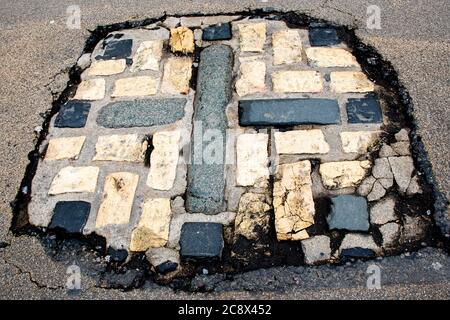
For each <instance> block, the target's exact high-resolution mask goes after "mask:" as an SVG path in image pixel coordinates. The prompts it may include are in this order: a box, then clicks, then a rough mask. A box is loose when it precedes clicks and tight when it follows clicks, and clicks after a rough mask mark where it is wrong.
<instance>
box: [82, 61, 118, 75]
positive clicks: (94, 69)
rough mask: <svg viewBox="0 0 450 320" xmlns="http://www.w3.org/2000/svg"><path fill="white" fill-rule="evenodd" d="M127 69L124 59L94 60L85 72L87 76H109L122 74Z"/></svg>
mask: <svg viewBox="0 0 450 320" xmlns="http://www.w3.org/2000/svg"><path fill="white" fill-rule="evenodd" d="M126 67H127V63H126V60H125V59H119V60H96V61H95V62H94V63H92V64H91V66H90V67H89V69H88V70H87V74H88V75H89V76H110V75H113V74H118V73H122V72H124V70H125V68H126Z"/></svg>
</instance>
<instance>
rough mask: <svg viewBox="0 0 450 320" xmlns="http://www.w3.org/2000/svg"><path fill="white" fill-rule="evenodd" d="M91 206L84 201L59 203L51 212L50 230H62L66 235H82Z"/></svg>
mask: <svg viewBox="0 0 450 320" xmlns="http://www.w3.org/2000/svg"><path fill="white" fill-rule="evenodd" d="M90 211H91V204H90V203H89V202H84V201H59V202H57V203H56V206H55V209H54V210H53V217H52V221H51V223H50V225H49V228H50V229H63V230H64V231H66V232H68V233H83V228H84V226H85V225H86V222H87V219H88V217H89V213H90Z"/></svg>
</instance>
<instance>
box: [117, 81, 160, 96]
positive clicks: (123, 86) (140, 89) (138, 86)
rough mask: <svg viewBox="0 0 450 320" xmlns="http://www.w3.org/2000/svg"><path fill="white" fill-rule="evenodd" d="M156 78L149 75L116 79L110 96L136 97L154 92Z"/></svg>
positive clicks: (155, 89) (156, 84)
mask: <svg viewBox="0 0 450 320" xmlns="http://www.w3.org/2000/svg"><path fill="white" fill-rule="evenodd" d="M157 90H158V81H157V79H155V78H153V77H150V76H139V77H132V78H123V79H118V80H116V82H115V84H114V91H113V93H112V94H111V97H138V96H150V95H154V94H156V91H157Z"/></svg>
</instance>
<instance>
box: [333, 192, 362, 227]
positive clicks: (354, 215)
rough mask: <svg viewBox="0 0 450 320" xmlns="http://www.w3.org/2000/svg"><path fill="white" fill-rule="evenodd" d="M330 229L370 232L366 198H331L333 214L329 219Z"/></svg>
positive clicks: (349, 196)
mask: <svg viewBox="0 0 450 320" xmlns="http://www.w3.org/2000/svg"><path fill="white" fill-rule="evenodd" d="M327 222H328V226H329V227H330V229H345V230H350V231H367V230H369V212H368V210H367V201H366V199H365V198H364V197H357V196H353V195H341V196H337V197H333V198H331V213H330V215H329V216H328V217H327Z"/></svg>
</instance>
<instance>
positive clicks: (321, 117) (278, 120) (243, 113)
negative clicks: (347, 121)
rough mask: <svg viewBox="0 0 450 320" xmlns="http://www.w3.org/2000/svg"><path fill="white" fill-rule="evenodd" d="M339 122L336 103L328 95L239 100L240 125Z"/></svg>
mask: <svg viewBox="0 0 450 320" xmlns="http://www.w3.org/2000/svg"><path fill="white" fill-rule="evenodd" d="M337 123H340V115H339V106H338V103H337V101H335V100H331V99H279V100H276V99H267V100H266V99H264V100H241V101H240V102H239V124H240V125H241V126H281V127H282V126H295V125H300V124H337Z"/></svg>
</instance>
